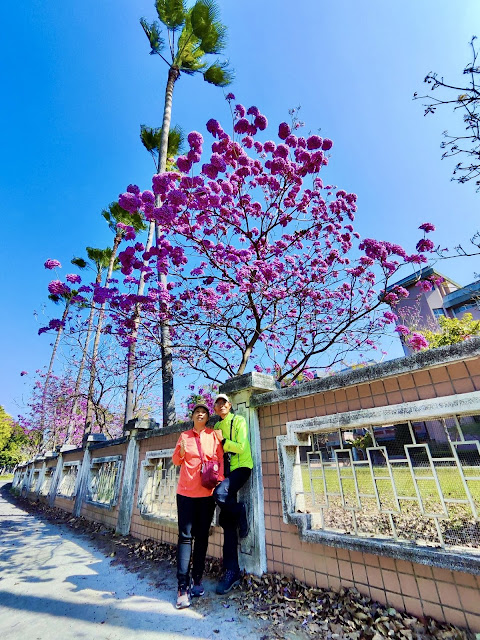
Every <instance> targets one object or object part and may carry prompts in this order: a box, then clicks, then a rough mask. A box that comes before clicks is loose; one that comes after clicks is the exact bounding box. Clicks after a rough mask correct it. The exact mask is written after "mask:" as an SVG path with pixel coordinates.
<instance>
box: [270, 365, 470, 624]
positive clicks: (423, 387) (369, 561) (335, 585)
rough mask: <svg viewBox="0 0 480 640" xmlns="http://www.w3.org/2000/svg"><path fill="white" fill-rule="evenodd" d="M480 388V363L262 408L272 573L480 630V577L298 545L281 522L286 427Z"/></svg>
mask: <svg viewBox="0 0 480 640" xmlns="http://www.w3.org/2000/svg"><path fill="white" fill-rule="evenodd" d="M479 389H480V358H477V359H475V360H470V361H466V362H457V363H454V364H449V365H445V366H440V367H436V368H433V369H430V370H423V371H417V372H413V373H408V374H403V375H399V376H396V377H392V378H385V379H383V380H376V381H373V382H370V383H363V384H358V385H355V386H351V387H347V388H342V389H336V390H334V391H326V392H324V393H318V394H316V395H314V396H308V397H305V398H297V399H294V400H289V401H287V402H281V403H279V404H274V405H267V406H264V407H261V408H260V409H259V423H260V434H261V439H262V465H263V473H264V487H265V528H266V545H267V562H268V571H276V572H280V573H283V574H287V575H294V576H295V577H296V578H297V579H299V580H301V581H302V582H306V583H307V584H310V585H312V586H318V587H329V588H331V589H339V588H340V587H353V586H355V587H356V588H357V589H358V590H359V591H360V592H361V593H364V594H366V595H369V596H371V597H372V598H373V599H375V600H378V601H379V602H382V603H388V604H389V605H390V606H393V607H395V608H398V609H401V610H406V611H408V612H410V613H412V614H415V615H420V616H422V615H425V616H432V617H434V618H436V619H438V620H446V621H448V622H451V623H454V624H457V625H460V626H463V627H465V626H467V627H469V628H470V629H471V630H473V631H476V632H479V631H480V577H476V576H473V575H470V574H467V573H462V572H458V571H446V570H444V569H438V568H433V567H429V566H425V565H422V564H417V563H412V562H406V561H403V560H394V559H392V558H388V557H378V556H376V555H372V554H366V553H360V552H357V551H349V550H346V549H339V548H334V547H329V546H324V545H322V544H311V543H306V542H303V541H301V540H300V537H299V533H298V529H297V527H296V526H295V525H291V524H285V523H284V522H283V517H282V505H281V493H280V481H279V470H278V455H277V443H276V436H278V435H284V434H286V423H287V422H289V421H293V420H302V419H305V418H313V417H315V416H323V415H329V414H334V413H341V412H345V411H355V410H358V409H368V408H371V407H381V406H387V405H392V404H399V403H402V402H411V401H414V400H421V399H425V398H435V397H441V396H448V395H452V394H461V393H467V392H469V391H475V390H479Z"/></svg>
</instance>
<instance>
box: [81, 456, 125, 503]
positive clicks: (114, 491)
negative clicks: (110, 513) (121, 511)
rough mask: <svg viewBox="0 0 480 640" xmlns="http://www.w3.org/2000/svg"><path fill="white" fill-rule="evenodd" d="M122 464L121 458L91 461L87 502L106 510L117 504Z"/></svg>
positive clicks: (110, 457)
mask: <svg viewBox="0 0 480 640" xmlns="http://www.w3.org/2000/svg"><path fill="white" fill-rule="evenodd" d="M122 464H123V463H122V456H108V457H106V458H94V459H93V460H92V462H91V464H90V477H89V483H88V492H87V502H90V503H92V504H95V505H97V506H101V507H107V508H111V507H114V506H115V505H116V504H117V502H118V494H119V489H120V480H121V470H122Z"/></svg>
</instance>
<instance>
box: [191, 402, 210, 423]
mask: <svg viewBox="0 0 480 640" xmlns="http://www.w3.org/2000/svg"><path fill="white" fill-rule="evenodd" d="M192 420H193V424H194V425H196V426H203V427H204V426H205V425H206V424H207V422H208V412H207V411H206V410H205V409H204V408H203V407H197V408H196V409H195V411H194V412H193V414H192Z"/></svg>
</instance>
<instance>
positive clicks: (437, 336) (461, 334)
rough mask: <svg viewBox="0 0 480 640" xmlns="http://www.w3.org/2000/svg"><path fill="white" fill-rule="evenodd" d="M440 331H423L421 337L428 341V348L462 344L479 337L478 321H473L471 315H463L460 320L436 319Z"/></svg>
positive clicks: (444, 317) (479, 324)
mask: <svg viewBox="0 0 480 640" xmlns="http://www.w3.org/2000/svg"><path fill="white" fill-rule="evenodd" d="M438 324H439V325H440V331H438V332H434V331H423V332H422V333H423V335H424V336H425V338H426V339H427V340H428V348H429V349H435V348H436V347H444V346H446V345H448V344H456V343H457V342H463V341H464V340H467V339H468V338H471V337H473V336H478V335H480V320H474V319H473V315H472V314H471V313H465V314H464V316H463V317H462V318H447V317H446V316H442V317H441V318H439V319H438Z"/></svg>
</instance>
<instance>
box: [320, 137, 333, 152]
mask: <svg viewBox="0 0 480 640" xmlns="http://www.w3.org/2000/svg"><path fill="white" fill-rule="evenodd" d="M332 147H333V142H332V141H331V140H330V139H329V138H324V139H323V142H322V149H323V150H324V151H328V150H329V149H331V148H332Z"/></svg>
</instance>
